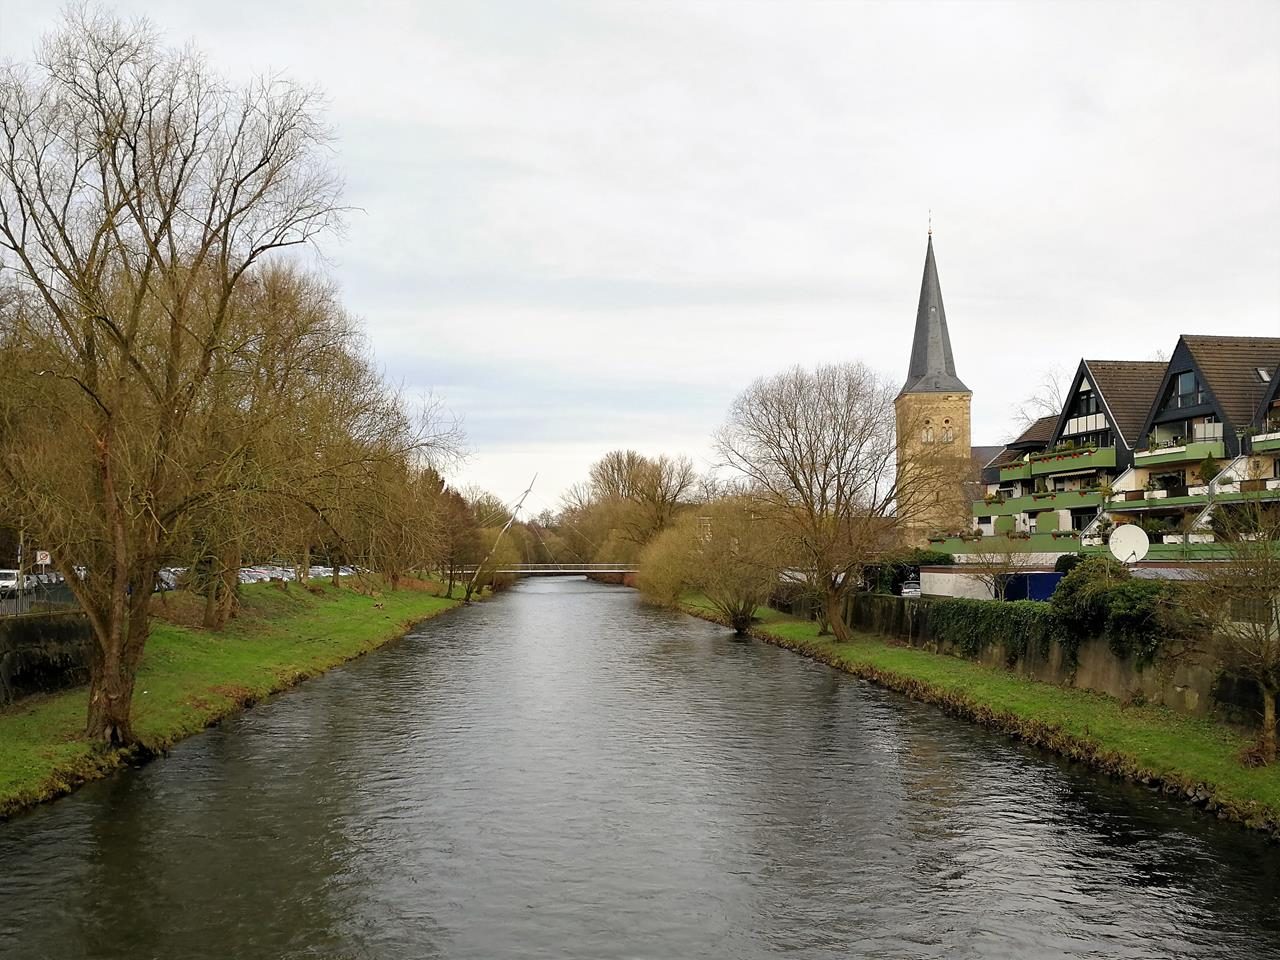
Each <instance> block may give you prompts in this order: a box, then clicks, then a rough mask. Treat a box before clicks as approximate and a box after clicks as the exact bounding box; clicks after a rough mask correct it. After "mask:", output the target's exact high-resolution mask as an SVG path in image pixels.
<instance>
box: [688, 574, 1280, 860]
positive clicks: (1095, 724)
mask: <svg viewBox="0 0 1280 960" xmlns="http://www.w3.org/2000/svg"><path fill="white" fill-rule="evenodd" d="M685 608H686V609H687V610H688V611H689V612H690V613H693V614H695V615H696V616H701V617H704V618H707V619H712V620H716V619H718V618H717V616H716V615H715V612H714V611H713V610H712V609H711V607H710V605H709V604H708V603H707V602H706V601H705V600H702V599H701V598H698V597H690V598H687V600H686V602H685ZM755 633H756V635H757V636H759V637H760V638H761V639H764V640H767V641H769V642H771V643H775V644H778V645H780V646H785V647H788V648H790V649H793V650H796V651H797V652H800V653H803V654H805V655H806V656H810V657H813V658H815V659H817V660H821V661H822V662H824V663H827V664H830V665H831V666H833V667H836V668H838V669H841V670H844V671H846V672H848V673H852V674H855V675H857V676H860V677H864V678H866V679H868V680H873V681H875V682H877V683H880V684H882V685H884V686H887V687H890V688H891V689H894V690H899V691H901V692H903V693H906V694H908V695H909V696H911V697H913V698H915V699H919V700H926V701H929V702H932V703H937V704H940V705H941V706H943V707H944V708H945V709H947V710H948V711H949V712H951V713H954V714H957V715H960V716H964V717H967V718H969V719H972V720H976V721H978V722H980V723H983V724H986V725H988V726H991V727H994V728H996V729H999V730H1001V731H1003V732H1006V733H1009V734H1012V735H1014V736H1018V737H1021V738H1023V739H1025V740H1028V741H1030V742H1032V743H1035V744H1038V745H1041V746H1045V747H1048V748H1050V749H1053V750H1055V751H1057V752H1059V753H1062V754H1065V755H1067V756H1069V757H1073V758H1075V759H1079V760H1083V761H1085V762H1088V763H1090V764H1092V765H1094V766H1096V767H1098V768H1100V769H1102V770H1105V771H1107V772H1109V773H1113V774H1117V775H1120V776H1124V777H1127V778H1129V779H1133V780H1137V781H1139V782H1143V783H1153V784H1160V785H1162V786H1163V787H1164V789H1165V791H1166V792H1168V793H1171V794H1173V793H1177V794H1181V795H1182V796H1184V797H1185V798H1186V799H1188V800H1191V801H1192V802H1195V803H1198V804H1200V805H1203V806H1205V807H1206V808H1207V809H1209V810H1210V811H1215V812H1218V813H1219V814H1220V815H1221V816H1223V817H1225V818H1230V819H1233V820H1238V821H1240V822H1243V823H1246V824H1248V825H1249V826H1252V827H1255V828H1261V829H1270V830H1272V831H1273V832H1274V833H1276V834H1277V836H1280V766H1272V767H1246V766H1244V765H1243V764H1241V762H1240V759H1239V757H1240V754H1241V752H1242V751H1243V750H1245V749H1246V748H1247V747H1248V746H1250V745H1251V743H1252V742H1253V741H1252V738H1251V737H1249V736H1248V735H1247V734H1245V733H1243V732H1241V731H1238V730H1236V729H1234V728H1231V727H1227V726H1224V725H1222V724H1219V723H1215V722H1213V721H1212V720H1208V719H1203V718H1197V717H1190V716H1187V715H1185V714H1181V713H1177V712H1175V711H1172V710H1168V709H1166V708H1164V707H1156V706H1141V707H1138V706H1124V705H1122V704H1121V703H1120V701H1118V700H1116V699H1114V698H1112V697H1107V696H1103V695H1101V694H1094V693H1089V692H1088V691H1084V690H1075V689H1071V688H1068V687H1059V686H1056V685H1054V684H1049V683H1040V682H1037V681H1034V680H1028V679H1025V678H1023V677H1019V676H1017V675H1016V674H1013V673H1009V672H1007V671H1003V670H998V669H992V668H989V667H984V666H982V665H981V664H978V663H974V662H973V661H970V660H962V659H959V658H956V657H949V656H940V655H938V654H935V653H930V652H928V651H926V650H918V649H916V648H913V647H908V646H900V645H896V644H891V643H888V642H886V641H885V640H884V639H883V638H881V637H876V636H872V635H867V634H862V635H859V636H858V638H857V640H856V641H855V642H853V643H837V642H836V641H835V639H834V638H833V637H830V636H823V637H820V636H818V628H817V625H816V624H815V623H813V622H812V621H806V620H797V619H794V618H791V617H788V616H786V615H785V614H782V613H779V612H778V611H776V610H771V609H766V610H764V611H762V614H761V625H760V627H759V628H758V629H757V630H756V631H755Z"/></svg>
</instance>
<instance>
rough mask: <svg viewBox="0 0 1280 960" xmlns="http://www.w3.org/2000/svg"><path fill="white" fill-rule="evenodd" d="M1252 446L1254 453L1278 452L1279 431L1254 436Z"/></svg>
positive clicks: (1279, 443) (1279, 447)
mask: <svg viewBox="0 0 1280 960" xmlns="http://www.w3.org/2000/svg"><path fill="white" fill-rule="evenodd" d="M1252 445H1253V452H1254V453H1271V452H1273V451H1277V450H1280V430H1272V431H1269V432H1268V433H1258V434H1255V435H1254V437H1253V440H1252Z"/></svg>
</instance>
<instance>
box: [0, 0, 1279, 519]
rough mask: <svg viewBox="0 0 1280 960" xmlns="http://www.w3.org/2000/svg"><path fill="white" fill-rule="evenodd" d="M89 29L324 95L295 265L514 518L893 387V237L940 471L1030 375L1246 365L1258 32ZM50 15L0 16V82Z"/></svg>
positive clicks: (668, 20)
mask: <svg viewBox="0 0 1280 960" xmlns="http://www.w3.org/2000/svg"><path fill="white" fill-rule="evenodd" d="M114 8H115V9H117V10H120V11H122V12H125V13H130V14H133V13H145V14H146V15H147V16H149V17H150V18H151V19H152V20H153V22H154V23H155V24H156V25H157V26H158V27H159V28H161V29H162V30H163V31H164V32H165V34H166V35H167V36H168V37H169V38H170V39H172V40H173V41H174V42H175V43H182V42H186V41H194V42H195V43H196V44H197V45H198V46H199V47H201V48H202V49H203V50H204V51H205V52H206V53H207V54H208V56H209V59H210V60H211V61H212V63H213V64H214V65H215V66H216V67H217V68H218V69H219V70H220V71H222V72H223V73H224V74H226V75H228V76H229V77H231V78H233V79H243V78H247V77H248V76H250V75H251V74H253V73H257V72H263V71H268V70H271V71H279V72H282V73H285V74H287V75H289V76H291V77H293V78H295V79H298V80H301V81H304V82H306V83H313V84H317V85H319V86H321V87H322V88H323V89H324V90H325V91H327V93H328V95H329V98H330V101H331V103H330V112H329V121H330V123H331V124H332V126H333V128H334V130H335V133H336V135H337V138H338V146H337V152H338V157H337V160H338V163H339V165H340V167H341V169H342V170H343V172H344V174H345V176H346V179H347V183H348V188H347V193H346V199H347V202H348V203H350V204H351V205H353V206H355V207H358V208H359V210H358V211H357V212H355V213H353V214H352V215H351V217H350V221H349V226H348V229H347V231H346V233H345V235H344V236H343V237H340V238H334V239H331V240H330V241H328V242H327V243H326V244H325V246H324V251H325V253H326V255H327V257H328V263H329V267H330V269H331V270H332V271H333V272H334V273H335V274H336V276H337V278H338V280H339V282H340V284H341V286H342V288H343V290H344V294H345V298H346V301H347V303H348V305H349V306H350V307H351V309H352V310H353V311H354V312H355V313H357V314H359V315H360V316H361V317H363V318H364V319H365V321H366V323H367V326H368V330H369V334H370V338H371V341H372V344H373V349H374V351H375V352H376V354H377V357H378V359H379V361H380V362H381V363H382V364H383V365H384V366H385V368H386V370H387V372H388V373H389V374H390V376H391V377H393V378H394V379H395V380H396V381H397V382H402V383H403V384H404V385H405V386H406V387H407V388H408V389H409V390H411V391H415V392H416V391H421V390H425V389H431V390H434V391H436V392H438V393H440V394H442V395H443V396H444V397H445V399H446V400H447V402H448V403H449V405H450V407H451V408H452V409H453V410H454V411H456V412H457V413H458V414H459V415H460V416H462V417H463V418H464V422H465V429H466V432H467V434H468V437H469V446H470V449H471V456H470V459H469V460H468V462H467V463H466V464H465V465H464V466H463V467H462V468H461V469H459V470H458V471H456V473H455V476H454V479H455V480H456V481H457V482H459V483H462V484H466V483H476V484H480V485H482V486H484V487H487V488H489V489H491V490H492V491H493V492H495V493H496V494H498V495H499V496H501V497H503V498H505V499H508V500H510V499H513V498H514V497H515V496H516V495H517V494H518V493H519V491H520V490H521V489H523V487H524V486H525V484H526V483H527V481H528V479H529V478H530V477H531V476H532V475H533V474H534V473H535V472H537V473H538V474H539V480H538V484H537V487H536V488H535V493H534V496H533V497H532V498H531V499H530V504H531V505H532V506H533V508H534V509H535V510H537V509H541V508H542V507H545V506H551V505H554V504H555V502H556V500H557V497H558V495H559V493H560V491H561V490H562V489H563V488H564V487H565V486H567V485H569V484H570V483H573V482H575V481H576V480H578V479H580V478H581V477H582V476H583V475H584V474H585V472H586V469H587V467H588V465H589V464H590V463H591V462H592V461H593V460H594V459H596V458H597V457H598V456H599V455H600V454H602V453H604V452H606V451H607V450H609V449H612V448H615V447H634V448H637V449H639V450H642V451H645V452H650V453H658V452H669V453H687V454H688V455H690V456H691V457H693V458H694V460H695V462H697V463H698V465H699V466H700V467H704V468H705V467H707V466H709V465H710V464H711V458H712V454H711V450H710V445H709V441H708V438H709V435H710V433H711V432H712V430H714V428H715V427H716V426H717V425H718V423H719V422H720V420H721V418H722V416H723V413H724V411H725V409H726V407H727V405H728V403H729V401H730V400H731V399H732V397H733V396H734V395H735V394H736V393H737V392H739V391H740V390H741V389H742V388H743V387H744V386H745V385H746V384H747V383H748V382H749V381H750V380H751V379H752V378H754V377H756V376H759V375H762V374H768V373H771V372H774V371H776V370H779V369H781V368H783V367H785V366H788V365H790V364H793V363H803V364H813V363H817V362H822V361H835V360H845V359H862V360H865V361H867V362H868V363H870V364H871V365H872V366H874V367H875V368H877V369H879V370H881V371H883V372H884V373H885V374H886V375H888V376H890V377H892V378H893V379H894V380H898V379H901V378H903V377H904V376H905V373H906V366H907V358H908V355H909V353H910V346H911V332H912V326H913V323H914V319H915V307H916V300H917V296H918V293H919V284H920V273H921V269H922V266H923V260H924V249H925V231H926V226H927V217H928V211H929V210H930V209H932V211H933V225H934V241H935V248H936V253H937V260H938V270H939V274H940V277H941V282H942V290H943V295H944V298H945V302H946V307H947V317H948V320H949V323H950V328H951V338H952V345H953V347H954V349H955V356H956V364H957V367H958V372H959V374H960V376H961V378H962V379H963V380H964V381H965V382H966V383H967V384H968V385H969V387H970V388H971V389H972V390H973V391H974V397H973V411H974V442H975V443H982V442H997V441H999V440H1002V439H1004V438H1005V437H1006V435H1007V434H1008V433H1009V430H1010V407H1011V406H1012V405H1013V404H1014V403H1016V401H1018V400H1019V399H1021V398H1022V397H1024V396H1025V395H1026V394H1028V393H1029V392H1030V391H1032V390H1033V389H1034V387H1035V384H1036V382H1037V380H1038V379H1039V378H1040V375H1041V373H1042V371H1044V370H1045V369H1046V368H1048V367H1050V366H1052V365H1055V364H1060V365H1065V366H1069V367H1074V365H1075V363H1076V361H1077V360H1078V359H1079V358H1080V357H1081V356H1088V357H1090V358H1135V359H1143V358H1150V357H1151V356H1152V355H1153V354H1154V353H1155V352H1156V351H1160V350H1163V351H1165V352H1168V351H1170V350H1172V348H1173V345H1174V343H1175V342H1176V339H1177V335H1178V334H1179V333H1183V332H1187V333H1190V332H1196V333H1231V334H1254V335H1280V239H1278V233H1280V45H1278V44H1277V42H1276V38H1277V36H1280V4H1276V3H1223V2H1212V3H1200V4H1189V3H1188V4H1177V3H1171V2H1160V3H1116V2H1108V3H1078V4H1067V3H1054V4H1049V3H1030V2H1024V3H1019V4H1012V3H1000V4H969V3H961V2H946V3H894V4H888V3H885V4H879V3H822V4H805V3H800V2H796V0H787V2H778V3H745V2H735V3H687V2H686V3H665V4H664V3H640V2H635V3H605V2H590V3H587V2H584V3H560V2H538V0H511V2H507V3H498V2H494V3H484V2H476V0H467V2H447V3H444V2H442V3H423V2H401V3H381V4H380V3H376V2H371V3H366V4H353V3H350V2H349V0H343V2H340V3H339V2H327V0H326V2H321V0H306V2H283V0H271V2H263V0H253V2H243V0H222V2H219V3H210V2H203V0H202V2H192V3H180V2H164V0H150V2H137V0H123V2H119V3H116V4H114ZM52 18H53V10H52V9H51V7H46V5H45V4H43V3H32V2H29V0H23V2H15V0H0V56H4V57H8V58H17V59H28V58H29V56H30V51H31V49H32V46H33V44H34V43H35V41H36V40H37V38H38V37H39V35H40V33H41V32H42V31H44V30H46V29H48V28H49V26H50V25H51V24H52Z"/></svg>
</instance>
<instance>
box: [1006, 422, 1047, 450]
mask: <svg viewBox="0 0 1280 960" xmlns="http://www.w3.org/2000/svg"><path fill="white" fill-rule="evenodd" d="M1057 425H1058V415H1057V414H1056V413H1055V414H1053V415H1052V416H1048V417H1041V418H1040V419H1039V420H1035V421H1033V422H1032V423H1031V425H1030V426H1028V427H1027V429H1025V430H1023V431H1022V433H1020V434H1019V435H1018V438H1017V439H1016V440H1014V441H1013V442H1012V443H1010V444H1009V446H1011V447H1022V449H1023V450H1027V449H1030V448H1033V447H1035V446H1037V445H1038V446H1041V447H1043V446H1044V445H1045V444H1047V443H1048V442H1049V441H1050V440H1052V439H1053V431H1054V428H1056V427H1057Z"/></svg>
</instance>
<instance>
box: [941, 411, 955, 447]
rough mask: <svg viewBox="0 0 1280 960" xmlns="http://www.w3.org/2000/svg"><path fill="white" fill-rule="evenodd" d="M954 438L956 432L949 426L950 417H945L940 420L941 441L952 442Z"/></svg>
mask: <svg viewBox="0 0 1280 960" xmlns="http://www.w3.org/2000/svg"><path fill="white" fill-rule="evenodd" d="M955 439H956V432H955V430H954V429H953V428H952V426H951V418H950V417H947V418H945V419H944V420H943V421H942V442H943V443H954V442H955Z"/></svg>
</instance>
